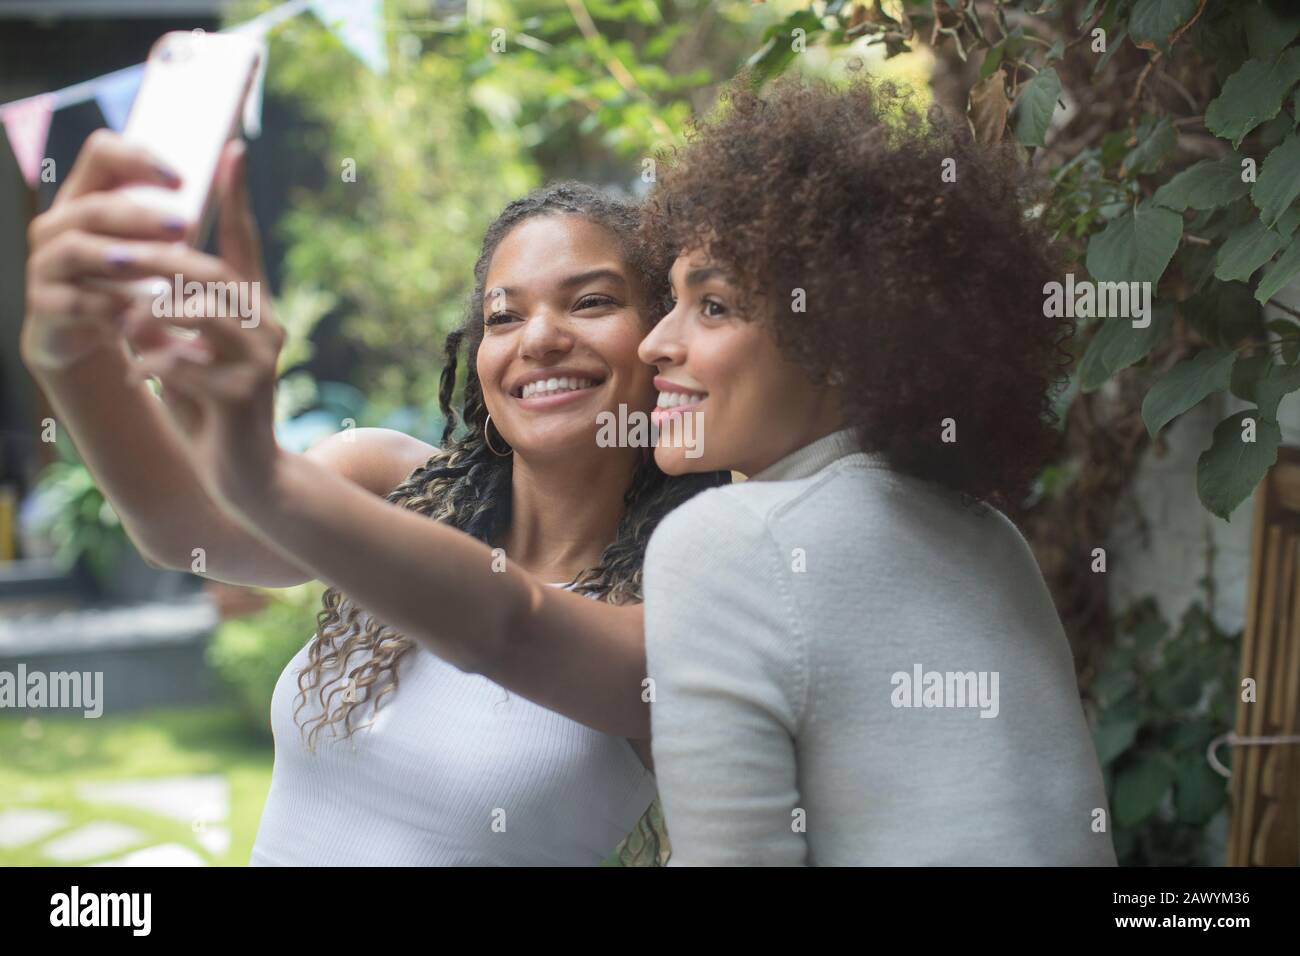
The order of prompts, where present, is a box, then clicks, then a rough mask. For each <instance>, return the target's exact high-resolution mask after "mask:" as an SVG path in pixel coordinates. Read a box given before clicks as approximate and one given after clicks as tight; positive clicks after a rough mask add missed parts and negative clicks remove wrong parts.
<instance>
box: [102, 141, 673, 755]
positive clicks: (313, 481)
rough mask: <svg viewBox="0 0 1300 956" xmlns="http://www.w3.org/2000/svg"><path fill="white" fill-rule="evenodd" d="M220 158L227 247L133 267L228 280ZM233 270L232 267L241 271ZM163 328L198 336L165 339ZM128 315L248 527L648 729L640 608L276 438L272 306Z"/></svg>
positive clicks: (386, 613)
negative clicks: (514, 560)
mask: <svg viewBox="0 0 1300 956" xmlns="http://www.w3.org/2000/svg"><path fill="white" fill-rule="evenodd" d="M229 159H230V162H228V163H223V169H224V173H223V177H222V179H223V183H222V205H221V210H220V217H221V218H220V221H221V223H222V228H223V229H228V230H229V231H230V232H229V236H228V238H229V239H230V243H229V245H230V248H231V250H232V251H231V252H230V253H228V254H223V258H222V259H218V258H216V257H214V256H210V255H207V254H205V253H203V252H200V251H198V250H195V249H188V248H181V247H174V246H158V245H151V244H135V243H133V244H132V248H131V253H132V261H131V263H130V264H129V266H127V267H126V268H125V271H126V273H127V274H128V275H129V276H130V277H136V276H149V275H180V276H183V277H184V279H185V281H186V283H189V282H199V283H208V282H228V281H232V263H237V262H238V261H239V260H240V255H239V253H238V252H237V251H236V250H238V249H239V248H240V247H241V246H245V247H246V246H249V245H251V244H253V243H254V242H255V234H254V230H253V225H252V221H251V219H250V218H249V217H248V216H247V215H246V211H247V195H246V191H245V187H244V178H243V165H242V153H240V152H239V151H238V148H237V147H235V148H234V151H233V153H232V155H231V156H230V157H229ZM223 260H224V261H223ZM234 271H235V278H236V279H237V278H238V275H239V274H240V272H246V271H247V270H241V269H239V268H238V267H237V266H236V267H235V270H234ZM185 311H186V312H187V313H188V312H189V309H188V308H187V309H186V310H185ZM136 320H138V321H136ZM169 326H182V327H186V328H190V329H193V330H195V331H197V332H198V333H199V334H198V337H197V338H194V339H181V338H176V337H174V336H171V335H170V334H169V333H168V327H169ZM132 327H133V331H134V332H136V333H139V332H142V331H143V332H147V333H149V334H151V335H152V334H157V335H159V336H160V341H159V343H158V344H157V345H155V346H154V347H151V348H150V349H149V350H147V351H146V352H145V353H143V354H142V355H141V357H140V359H139V360H138V362H137V364H136V366H135V367H134V369H133V374H135V375H137V376H139V377H144V376H147V375H155V376H157V377H158V378H159V379H160V380H161V382H162V384H163V388H164V391H165V392H166V390H171V391H172V393H173V394H174V396H175V400H174V401H173V402H171V403H169V404H168V405H167V406H166V407H167V410H168V413H169V414H171V415H172V416H173V417H174V418H175V420H176V423H177V425H178V428H177V434H178V435H181V436H183V441H184V447H185V450H186V453H187V455H188V457H189V458H190V460H191V462H192V463H193V466H194V470H195V474H197V475H198V476H199V479H200V480H201V481H202V482H203V484H204V487H205V488H206V489H207V491H208V493H209V494H210V495H211V496H212V498H213V500H214V501H216V502H217V503H218V505H219V506H220V507H221V508H222V509H224V511H225V512H226V513H227V514H229V515H231V516H232V517H233V518H234V519H235V520H236V521H238V523H239V524H240V525H241V526H242V527H243V529H244V530H245V532H246V533H248V534H252V535H255V536H256V537H257V538H259V539H260V540H261V541H262V542H263V544H264V545H265V546H266V547H268V548H270V549H272V550H273V551H274V552H276V553H277V554H279V555H281V556H282V557H283V559H284V560H285V561H286V562H290V563H294V564H296V565H298V566H300V567H302V568H304V569H305V570H307V571H308V572H309V573H310V574H311V576H313V577H315V578H318V579H320V580H322V581H324V582H326V583H327V584H331V585H333V586H335V587H338V588H339V589H340V590H341V591H343V592H344V593H346V594H347V595H348V596H349V597H351V598H352V599H353V600H354V601H355V602H356V603H357V604H358V605H360V606H361V607H362V608H364V609H365V610H366V611H367V612H369V613H370V614H371V615H372V616H374V617H375V618H376V619H378V620H380V621H383V622H384V623H387V624H389V625H390V626H392V627H394V628H396V629H397V630H398V631H400V632H401V633H403V634H405V635H407V636H409V637H410V638H412V639H413V640H415V641H417V642H418V643H420V644H421V645H423V646H424V647H425V648H427V649H428V650H430V651H432V652H433V653H435V654H437V655H438V656H440V657H442V658H444V659H446V660H448V661H450V662H451V663H453V664H454V665H456V666H457V667H459V668H461V669H462V670H466V671H472V672H475V673H479V674H484V675H486V676H488V677H490V678H491V679H493V680H495V681H496V682H498V683H500V684H501V685H502V686H504V687H507V688H509V689H510V690H512V691H515V692H516V693H519V694H521V695H522V696H524V697H527V698H528V699H530V700H532V701H534V702H536V703H538V704H541V705H542V706H544V707H547V708H549V709H551V710H554V711H556V712H558V713H562V714H564V715H566V716H568V717H570V718H572V719H574V720H577V721H580V722H581V723H584V724H587V725H588V726H590V727H592V728H594V729H596V730H600V731H603V732H605V733H609V734H613V735H618V736H625V737H632V738H645V737H648V736H649V724H650V721H649V711H648V708H647V705H646V704H645V703H644V702H643V701H642V698H641V692H642V691H641V682H642V680H643V679H644V675H645V648H644V642H643V640H642V626H641V611H640V608H639V607H622V608H620V607H613V606H610V605H608V604H604V603H601V602H597V601H593V600H591V599H589V598H585V597H580V596H578V595H575V594H570V593H568V592H566V591H562V590H559V589H556V588H551V587H547V586H546V585H545V584H542V583H541V582H538V581H536V580H535V579H534V578H533V577H532V576H531V575H529V574H528V573H526V572H525V571H523V570H522V569H519V568H516V567H515V566H513V564H510V563H509V561H508V560H507V564H506V568H505V570H504V571H499V570H496V568H499V567H500V563H499V562H497V561H494V557H493V554H492V551H491V549H489V548H488V547H487V546H486V545H484V544H482V543H481V542H479V541H477V540H476V539H474V538H472V537H470V536H469V535H466V534H464V533H462V532H460V531H457V530H456V529H454V528H451V527H450V526H448V525H445V524H441V523H439V522H436V521H431V520H429V518H427V517H425V516H423V515H420V514H416V513H415V512H413V511H409V510H406V509H403V508H399V507H396V506H394V505H392V504H390V503H388V502H386V501H382V500H380V499H379V498H377V497H376V496H375V495H373V494H370V493H367V492H366V491H365V490H364V489H363V488H362V487H361V486H360V485H358V484H356V483H354V482H352V481H349V480H347V479H346V478H344V477H342V476H340V475H339V474H337V473H336V472H334V471H333V470H331V469H329V468H326V467H323V466H322V465H321V463H320V462H319V461H317V460H313V457H311V456H308V455H299V454H295V453H292V452H287V451H285V450H284V449H281V448H280V447H278V446H277V445H276V443H275V438H274V433H273V428H272V423H273V405H274V393H275V379H276V367H277V360H278V356H279V351H280V348H281V346H282V344H283V340H284V332H283V330H282V329H280V328H279V326H278V325H277V324H276V323H275V322H274V321H273V320H272V319H271V318H270V317H269V316H265V315H264V316H262V317H261V319H260V321H257V322H253V323H251V324H247V325H246V324H245V323H244V322H242V321H241V320H240V319H239V318H238V317H235V318H230V317H224V318H223V317H214V318H205V317H201V316H193V315H189V314H186V315H183V316H170V317H166V318H155V317H152V316H148V315H138V316H136V317H135V319H133V322H132ZM340 440H341V439H340Z"/></svg>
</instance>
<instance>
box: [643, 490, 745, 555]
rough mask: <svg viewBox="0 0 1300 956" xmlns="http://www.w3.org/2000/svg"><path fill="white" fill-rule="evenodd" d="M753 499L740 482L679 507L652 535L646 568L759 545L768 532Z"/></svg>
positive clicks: (702, 495) (734, 552)
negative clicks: (684, 557)
mask: <svg viewBox="0 0 1300 956" xmlns="http://www.w3.org/2000/svg"><path fill="white" fill-rule="evenodd" d="M754 497H755V496H754V495H752V494H746V493H745V483H744V482H739V483H736V484H731V485H721V486H719V487H717V488H709V489H708V490H706V491H702V492H700V493H699V494H697V495H695V496H694V497H693V498H691V499H690V500H689V501H687V502H684V503H683V504H681V505H678V506H677V507H676V508H674V509H673V510H672V511H671V512H669V514H668V515H667V516H666V517H665V518H664V519H663V521H661V522H660V523H659V526H658V527H657V528H656V529H655V532H654V534H653V535H651V537H650V543H649V545H648V546H647V547H646V557H645V560H646V565H647V567H648V566H649V565H651V564H652V563H654V562H657V561H658V560H674V559H675V558H680V557H681V556H682V555H687V556H690V557H692V558H699V557H708V556H713V557H714V558H718V559H722V558H727V557H730V556H734V555H736V554H738V553H743V552H744V551H746V550H748V549H749V548H748V547H747V546H756V545H759V544H760V543H761V541H762V540H763V539H764V538H766V537H767V530H766V527H765V525H766V522H765V520H764V515H763V508H762V507H761V504H762V503H761V502H759V501H754V500H751V499H753V498H754ZM759 497H761V496H759Z"/></svg>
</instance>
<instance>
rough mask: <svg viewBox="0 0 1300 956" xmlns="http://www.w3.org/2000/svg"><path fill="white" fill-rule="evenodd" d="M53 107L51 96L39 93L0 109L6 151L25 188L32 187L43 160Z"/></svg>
mask: <svg viewBox="0 0 1300 956" xmlns="http://www.w3.org/2000/svg"><path fill="white" fill-rule="evenodd" d="M54 103H55V97H54V95H53V94H52V93H42V94H40V95H39V96H29V97H27V99H25V100H15V101H14V102H12V103H6V104H5V105H4V106H3V107H0V121H3V122H4V128H5V133H6V134H7V135H8V137H9V147H10V149H12V150H13V151H14V158H15V159H16V160H18V169H19V170H20V171H21V172H22V174H23V179H24V180H25V181H26V182H27V185H28V187H35V185H36V179H37V177H38V176H39V175H40V173H41V159H43V158H44V156H45V138H46V137H47V136H49V133H50V117H51V115H53V113H54Z"/></svg>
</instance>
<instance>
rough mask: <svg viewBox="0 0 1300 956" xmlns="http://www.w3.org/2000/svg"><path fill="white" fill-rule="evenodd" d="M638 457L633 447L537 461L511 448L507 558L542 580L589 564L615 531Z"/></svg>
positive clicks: (566, 574) (570, 573) (566, 577)
mask: <svg viewBox="0 0 1300 956" xmlns="http://www.w3.org/2000/svg"><path fill="white" fill-rule="evenodd" d="M620 452H626V453H620ZM639 461H640V451H639V450H637V449H626V450H623V449H600V450H598V451H597V452H596V453H595V454H592V455H590V456H587V457H583V458H567V459H564V460H562V461H561V460H557V459H549V460H547V461H545V462H541V463H536V462H534V463H530V462H529V461H528V460H526V459H524V458H521V457H520V455H519V453H518V452H516V453H515V460H514V469H513V475H512V480H511V495H512V499H513V500H512V507H511V516H510V528H509V530H508V531H507V532H506V537H505V541H504V542H503V544H502V547H503V548H504V549H505V554H506V560H507V561H511V562H513V563H515V564H517V565H519V566H520V567H522V568H524V569H525V570H527V571H529V572H530V573H532V574H534V575H536V576H537V577H538V578H540V579H542V580H544V581H570V580H572V579H573V578H574V577H576V576H577V575H578V574H579V573H580V572H582V571H583V570H585V569H586V568H590V567H594V566H595V565H596V564H597V563H598V562H599V560H600V556H601V553H602V552H604V550H605V548H606V547H607V546H608V545H609V544H610V542H612V541H613V540H614V536H615V534H616V533H617V531H618V523H619V521H620V520H622V517H623V496H624V495H625V494H626V492H627V489H628V485H629V484H630V483H631V481H632V475H633V473H634V472H635V470H636V466H637V464H638V463H639Z"/></svg>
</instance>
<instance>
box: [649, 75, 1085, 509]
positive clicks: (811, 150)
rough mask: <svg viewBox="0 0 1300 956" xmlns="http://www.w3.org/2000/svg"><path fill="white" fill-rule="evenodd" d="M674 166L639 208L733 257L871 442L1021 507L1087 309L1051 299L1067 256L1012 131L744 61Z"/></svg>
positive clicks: (654, 229)
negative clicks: (1008, 142)
mask: <svg viewBox="0 0 1300 956" xmlns="http://www.w3.org/2000/svg"><path fill="white" fill-rule="evenodd" d="M664 167H665V168H663V170H662V171H661V172H660V174H659V176H658V184H657V186H656V187H655V189H654V190H653V191H652V193H651V194H650V196H649V197H648V198H647V202H646V216H645V220H644V222H643V226H642V237H643V239H645V240H646V241H647V243H648V245H649V247H650V248H651V249H653V250H654V251H655V253H656V254H657V256H658V257H659V258H660V261H662V262H666V263H671V261H672V258H673V257H675V256H677V255H679V254H680V253H681V252H683V251H685V250H691V249H698V250H703V251H705V252H706V253H707V255H708V256H709V258H710V259H711V260H712V261H713V263H714V264H715V265H717V266H719V267H720V268H722V269H724V270H725V271H726V272H727V273H729V275H730V278H731V280H732V281H733V282H734V283H735V284H736V286H737V287H738V288H739V289H740V290H741V295H742V296H743V297H744V299H745V307H746V312H747V313H748V314H749V315H751V316H757V317H761V318H763V319H765V320H768V321H770V322H771V323H772V325H773V328H774V331H775V334H776V340H777V342H778V343H779V345H780V347H781V348H782V350H783V351H784V352H785V353H786V354H787V355H789V356H790V357H792V358H793V359H795V360H796V361H798V362H799V363H800V365H801V366H802V367H803V368H804V369H805V370H806V372H807V373H808V376H809V378H810V379H811V380H812V381H813V382H814V383H816V384H819V385H823V384H830V385H833V386H837V387H838V388H839V389H840V391H841V398H842V407H843V409H844V413H845V416H846V424H848V425H852V426H856V427H857V428H858V431H859V437H860V440H861V442H862V447H863V448H864V450H866V451H870V452H877V453H881V454H883V455H884V456H885V457H886V460H887V461H889V462H890V464H891V466H892V467H894V468H896V469H897V470H899V471H902V472H905V473H908V474H912V475H915V476H917V477H920V478H923V479H926V480H930V481H934V482H937V483H939V484H942V485H945V486H947V487H949V488H952V489H954V490H956V491H958V492H960V493H961V494H963V495H965V496H968V497H969V498H972V499H976V500H980V501H985V502H988V503H990V504H993V505H995V506H998V507H1002V508H1004V509H1006V510H1009V511H1012V512H1015V511H1018V510H1019V507H1020V505H1021V503H1022V501H1023V496H1024V494H1025V493H1026V492H1027V490H1028V488H1029V486H1030V483H1031V482H1032V480H1033V478H1034V477H1035V475H1036V474H1037V471H1038V469H1039V467H1040V466H1041V465H1042V464H1043V462H1044V460H1045V459H1046V458H1047V456H1048V455H1049V454H1050V452H1051V450H1052V448H1053V445H1054V444H1055V442H1056V440H1057V437H1058V436H1057V432H1056V430H1055V428H1054V427H1053V426H1054V424H1055V422H1056V416H1055V414H1054V413H1053V410H1052V405H1053V403H1052V399H1053V389H1054V386H1056V385H1058V384H1059V383H1060V382H1061V381H1062V380H1063V379H1064V375H1063V372H1064V367H1065V365H1067V364H1068V362H1069V353H1068V351H1067V350H1066V348H1065V346H1066V345H1067V343H1068V341H1069V339H1070V337H1071V336H1072V335H1073V333H1074V328H1073V324H1072V323H1070V322H1068V321H1063V320H1059V319H1048V318H1045V317H1044V309H1043V303H1044V288H1043V287H1044V285H1045V284H1046V283H1047V282H1050V281H1052V280H1053V278H1054V277H1055V276H1056V275H1057V274H1058V272H1059V268H1058V262H1057V260H1056V258H1055V256H1054V253H1053V251H1052V247H1051V246H1050V244H1049V241H1048V239H1047V237H1046V235H1045V233H1044V231H1043V230H1042V229H1041V228H1040V227H1039V226H1038V224H1037V223H1036V222H1035V221H1034V220H1033V219H1032V218H1031V217H1030V216H1029V215H1027V197H1026V195H1025V190H1024V184H1025V182H1026V175H1025V171H1024V169H1023V168H1022V167H1021V165H1020V162H1019V160H1018V158H1017V156H1016V155H1015V153H1014V152H1013V151H1012V150H1011V148H1009V147H1005V148H999V149H988V148H984V147H981V146H979V145H978V144H976V143H975V142H974V141H973V139H972V137H971V135H970V131H969V127H968V126H967V125H966V123H965V121H964V119H963V120H961V121H958V120H953V119H951V118H949V117H947V116H945V115H944V114H943V113H942V112H940V111H939V110H937V109H932V110H930V111H929V112H928V114H927V115H923V114H922V113H921V111H920V110H919V109H918V108H917V107H916V105H915V103H914V101H913V99H912V98H911V97H910V96H909V95H908V94H906V93H905V92H903V91H901V90H900V89H898V88H896V87H894V86H892V85H890V84H887V83H880V82H877V81H874V80H871V79H870V78H865V77H863V78H858V79H855V80H853V81H851V82H850V83H848V85H847V86H840V87H836V86H833V85H831V84H829V83H826V82H820V81H813V80H808V79H805V78H801V77H796V76H788V77H783V78H781V79H780V80H778V81H776V82H774V83H772V84H769V85H768V86H767V87H766V88H765V89H764V90H763V91H762V92H755V91H754V89H753V88H752V87H751V86H750V84H749V81H748V78H746V77H742V78H741V79H740V80H739V81H737V82H735V83H733V84H732V85H731V86H730V88H729V89H728V90H727V91H725V92H724V94H723V101H722V107H721V109H720V110H719V113H718V115H717V116H716V117H715V118H713V119H711V120H702V121H701V120H697V121H696V122H694V123H693V124H692V126H691V128H690V130H689V131H688V134H687V145H686V146H685V147H684V148H681V149H678V150H676V151H675V153H674V155H672V156H671V157H668V161H667V162H666V163H665V164H664ZM945 171H946V172H947V173H948V175H946V176H945V175H944V173H945ZM954 175H955V181H946V180H951V179H953V178H954ZM800 290H802V296H803V302H802V305H803V309H802V310H800V309H798V306H799V305H800V304H801V303H800V302H799V296H800ZM947 419H952V420H953V422H952V423H949V427H948V428H947V429H945V420H947ZM953 425H955V429H954V428H953V427H952V426H953ZM954 430H955V441H954V440H952V439H953V438H954V434H953V432H954ZM945 431H947V432H948V434H946V435H945ZM945 437H947V438H948V439H949V440H948V441H945V440H944V439H945Z"/></svg>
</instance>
